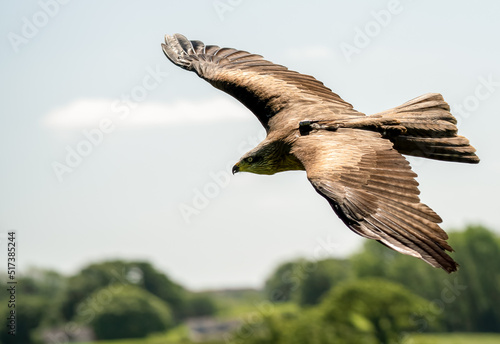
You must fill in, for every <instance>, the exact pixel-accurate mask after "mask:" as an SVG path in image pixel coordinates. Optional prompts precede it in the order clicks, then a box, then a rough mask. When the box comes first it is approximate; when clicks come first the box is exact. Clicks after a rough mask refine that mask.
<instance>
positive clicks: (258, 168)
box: [232, 152, 277, 174]
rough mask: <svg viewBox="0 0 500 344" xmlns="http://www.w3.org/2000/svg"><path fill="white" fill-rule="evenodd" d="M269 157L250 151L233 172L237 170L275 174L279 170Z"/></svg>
mask: <svg viewBox="0 0 500 344" xmlns="http://www.w3.org/2000/svg"><path fill="white" fill-rule="evenodd" d="M274 165H275V164H273V163H272V162H271V161H269V159H268V157H266V156H263V155H259V154H257V153H256V152H248V153H247V154H245V155H243V156H242V157H241V159H240V161H238V162H237V163H236V164H235V165H234V166H233V171H232V172H233V174H235V173H237V172H251V173H256V174H274V173H276V172H277V171H276V170H275V168H274Z"/></svg>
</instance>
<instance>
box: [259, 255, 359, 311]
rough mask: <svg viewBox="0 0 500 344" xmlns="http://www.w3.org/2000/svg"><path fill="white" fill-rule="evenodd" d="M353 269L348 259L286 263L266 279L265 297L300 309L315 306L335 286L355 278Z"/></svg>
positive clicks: (302, 260) (303, 260)
mask: <svg viewBox="0 0 500 344" xmlns="http://www.w3.org/2000/svg"><path fill="white" fill-rule="evenodd" d="M350 265H351V264H350V262H349V261H348V260H345V259H325V260H320V261H316V262H313V261H308V260H305V259H300V260H297V261H293V262H287V263H284V264H282V265H280V266H279V267H278V268H277V269H276V270H275V272H274V273H273V274H272V275H271V276H270V277H269V278H268V279H267V281H266V283H265V292H266V295H267V297H268V298H269V300H270V301H272V302H286V301H291V300H293V301H296V302H298V303H299V304H300V305H315V304H317V303H319V302H320V300H321V297H322V296H323V295H324V294H325V293H326V292H327V291H328V290H330V289H331V288H332V287H333V286H334V285H336V284H337V283H339V282H341V281H343V280H347V279H349V278H352V277H353V273H352V268H351V266H350Z"/></svg>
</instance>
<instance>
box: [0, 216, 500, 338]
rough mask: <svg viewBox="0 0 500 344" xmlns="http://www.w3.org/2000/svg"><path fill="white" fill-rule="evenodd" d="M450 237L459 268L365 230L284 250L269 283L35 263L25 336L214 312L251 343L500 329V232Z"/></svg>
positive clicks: (133, 267)
mask: <svg viewBox="0 0 500 344" xmlns="http://www.w3.org/2000/svg"><path fill="white" fill-rule="evenodd" d="M449 242H450V244H451V245H452V247H453V248H454V249H455V250H456V252H454V253H452V255H453V258H454V259H455V260H457V262H458V263H459V264H460V265H461V267H460V269H459V271H458V272H457V273H453V274H446V273H445V272H444V271H442V270H440V269H435V268H432V267H431V266H429V265H427V264H425V263H424V262H422V261H421V260H418V259H415V258H413V257H409V256H405V255H402V254H399V253H397V252H395V251H393V250H390V249H388V248H386V247H385V246H383V245H380V244H379V243H377V242H375V241H369V240H367V241H366V242H365V245H364V247H363V249H362V250H361V251H360V252H358V253H356V254H354V255H352V256H351V257H350V258H349V259H325V260H320V261H316V262H313V261H308V260H305V259H299V260H294V261H291V262H285V263H284V264H281V265H280V266H278V267H277V269H276V270H275V271H274V273H273V274H272V275H271V276H270V277H269V278H268V279H267V281H266V283H265V288H264V290H252V289H240V290H216V291H210V292H203V293H192V292H189V291H187V290H185V289H184V288H182V287H181V286H180V285H178V284H177V283H175V282H173V281H171V280H170V279H169V278H168V277H167V276H166V275H165V274H163V273H161V272H159V271H158V270H156V269H155V268H154V267H153V266H152V265H151V264H149V263H147V262H130V261H120V260H117V261H107V262H101V263H96V264H91V265H89V266H87V267H85V268H84V269H82V270H81V271H80V272H78V273H77V274H75V275H74V276H71V277H65V276H62V275H60V274H58V273H57V272H54V271H50V270H44V269H30V270H28V272H27V273H26V274H25V275H24V276H19V277H18V284H17V297H18V302H17V315H18V335H17V336H16V337H15V342H16V343H18V342H20V343H36V340H37V339H38V338H41V334H42V332H43V330H44V329H46V328H51V329H58V328H64V326H65V325H66V324H65V322H67V321H69V320H77V321H79V324H80V325H84V326H85V325H88V324H91V325H92V326H94V328H95V330H96V333H98V335H99V336H101V337H102V338H118V337H133V336H135V337H138V336H144V335H146V334H147V333H151V332H152V331H153V332H154V331H160V332H161V331H165V329H167V328H170V327H171V326H173V325H175V324H177V325H179V324H182V322H183V320H185V319H186V318H188V317H205V316H214V317H217V318H222V319H239V320H240V321H242V324H243V326H242V327H241V329H240V331H237V333H235V334H234V340H235V343H250V344H254V343H278V344H279V343H292V344H293V343H312V344H315V343H333V342H334V343H340V344H342V343H345V344H350V343H368V344H369V343H381V342H382V343H383V342H386V343H391V342H394V341H395V340H397V339H399V340H400V339H401V338H402V334H404V333H406V332H408V331H418V332H420V333H421V332H432V331H461V332H463V331H469V332H471V331H475V332H500V307H499V305H500V259H499V257H500V236H499V235H497V234H495V233H494V232H492V231H490V230H488V229H486V228H485V227H482V226H477V225H474V226H468V227H467V228H465V230H463V231H461V232H452V233H450V240H449ZM4 278H5V277H4ZM2 283H3V284H4V285H5V280H2ZM6 297H7V296H6V293H2V294H1V295H0V302H1V304H0V310H1V311H2V314H8V311H9V309H8V308H7V299H6ZM426 300H427V301H426ZM144 319H151V320H147V321H144ZM6 322H7V317H2V319H0V326H1V328H0V342H1V343H4V344H5V343H10V342H12V339H13V338H12V337H10V336H8V335H7V327H6ZM124 324H127V325H124ZM143 325H145V326H143ZM174 333H176V335H175V336H173V337H170V336H171V335H173V334H174ZM174 337H175V338H174ZM413 337H415V338H424V339H423V341H422V343H427V342H428V341H426V339H425V338H431V336H430V337H425V336H423V337H422V336H413V335H412V336H411V342H414V343H420V342H419V340H415V341H414V340H413ZM188 338H189V336H188V328H187V326H185V325H184V326H183V325H180V326H177V327H175V329H174V330H170V331H169V332H164V333H161V334H157V335H156V336H151V335H150V336H149V337H148V339H147V340H146V339H142V342H141V343H154V344H156V343H160V342H162V343H191V341H190V340H189V339H188ZM471 338H472V337H471ZM474 338H476V337H474ZM488 338H489V337H488ZM491 338H495V337H494V336H493V337H491ZM496 338H498V337H496ZM9 340H10V342H9ZM162 340H163V341H162ZM439 342H440V343H441V341H439ZM471 342H474V341H471ZM487 342H488V341H487V340H486V341H485V343H487ZM120 343H121V341H120ZM131 343H132V342H131ZM137 343H138V342H137ZM443 343H446V341H443Z"/></svg>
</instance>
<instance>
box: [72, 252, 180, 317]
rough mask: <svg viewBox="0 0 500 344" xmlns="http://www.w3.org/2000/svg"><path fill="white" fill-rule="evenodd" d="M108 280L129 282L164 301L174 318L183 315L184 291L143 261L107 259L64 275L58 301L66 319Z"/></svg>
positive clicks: (109, 283) (106, 283) (124, 283)
mask: <svg viewBox="0 0 500 344" xmlns="http://www.w3.org/2000/svg"><path fill="white" fill-rule="evenodd" d="M111 284H122V285H127V284H133V285H135V286H137V287H140V288H143V289H145V290H147V291H148V292H150V293H151V294H153V295H156V296H157V297H159V298H160V299H162V300H163V301H165V302H166V303H167V304H168V305H169V306H170V307H171V308H172V311H173V313H174V317H175V319H177V320H178V319H180V318H182V317H184V316H185V314H184V312H185V309H186V291H185V290H184V289H183V288H182V287H181V286H180V285H178V284H176V283H174V282H172V281H171V280H170V279H169V278H168V277H167V276H166V275H165V274H163V273H161V272H159V271H157V270H156V269H155V268H154V267H153V266H152V265H151V264H150V263H147V262H125V261H120V260H117V261H107V262H103V263H97V264H91V265H89V266H87V267H85V268H84V269H82V270H81V271H80V272H79V273H78V274H77V275H75V276H72V277H70V278H69V279H68V282H67V289H66V293H65V297H64V301H63V304H62V312H63V314H64V316H65V318H66V319H67V320H71V319H73V317H74V316H75V314H76V306H77V305H78V304H79V303H81V302H82V301H83V300H84V299H85V298H87V297H88V296H89V295H90V294H92V293H93V292H95V291H97V290H99V289H101V288H104V287H107V286H108V285H111Z"/></svg>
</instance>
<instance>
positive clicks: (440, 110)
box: [370, 93, 479, 164]
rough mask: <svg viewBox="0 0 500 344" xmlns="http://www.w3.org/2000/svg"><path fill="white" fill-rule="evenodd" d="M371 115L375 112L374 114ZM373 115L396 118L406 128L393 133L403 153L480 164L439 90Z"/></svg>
mask: <svg viewBox="0 0 500 344" xmlns="http://www.w3.org/2000/svg"><path fill="white" fill-rule="evenodd" d="M370 117H371V116H370ZM373 117H382V118H384V119H394V120H396V121H397V122H399V124H400V125H401V126H403V127H404V128H405V129H406V130H405V131H404V132H403V133H401V134H400V135H396V136H393V137H390V140H391V141H392V142H393V143H394V148H395V149H397V150H398V152H400V153H402V154H407V155H412V156H419V157H425V158H429V159H437V160H446V161H457V162H466V163H471V164H477V163H478V162H479V158H478V156H477V155H476V154H475V151H476V150H475V149H474V147H472V146H471V145H470V144H469V140H467V139H466V138H465V137H463V136H458V135H457V127H456V124H457V120H456V119H455V117H453V115H452V114H451V113H450V107H449V105H448V104H447V103H446V102H445V101H444V99H443V96H442V95H440V94H438V93H428V94H424V95H423V96H420V97H418V98H415V99H412V100H410V101H408V102H406V103H404V104H403V105H400V106H398V107H395V108H393V109H390V110H387V111H384V112H380V113H377V114H375V115H373Z"/></svg>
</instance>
